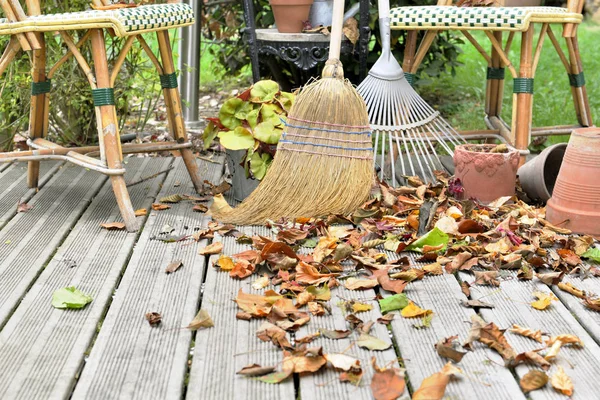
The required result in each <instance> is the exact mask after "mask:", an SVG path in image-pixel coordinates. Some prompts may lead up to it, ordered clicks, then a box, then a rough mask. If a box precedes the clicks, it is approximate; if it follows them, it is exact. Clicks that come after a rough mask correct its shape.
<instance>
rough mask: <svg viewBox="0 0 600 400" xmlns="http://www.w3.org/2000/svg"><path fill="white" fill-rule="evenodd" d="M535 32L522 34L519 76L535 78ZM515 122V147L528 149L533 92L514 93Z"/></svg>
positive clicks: (522, 162) (523, 159) (513, 127)
mask: <svg viewBox="0 0 600 400" xmlns="http://www.w3.org/2000/svg"><path fill="white" fill-rule="evenodd" d="M533 33H534V27H533V25H531V26H530V27H529V29H528V30H527V31H525V32H523V33H522V35H521V38H522V39H521V62H520V64H519V78H529V79H533V68H532V67H533ZM513 99H514V106H513V124H512V131H513V132H514V135H515V136H514V137H515V143H514V145H515V147H516V148H517V149H519V150H526V149H527V147H528V146H529V141H530V139H531V117H532V110H533V93H515V94H513ZM524 163H525V156H521V162H520V164H521V165H522V164H524Z"/></svg>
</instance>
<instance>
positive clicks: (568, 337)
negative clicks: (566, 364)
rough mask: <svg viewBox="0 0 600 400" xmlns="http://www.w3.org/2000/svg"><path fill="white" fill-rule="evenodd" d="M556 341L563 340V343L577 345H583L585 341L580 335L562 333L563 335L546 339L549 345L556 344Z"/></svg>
mask: <svg viewBox="0 0 600 400" xmlns="http://www.w3.org/2000/svg"><path fill="white" fill-rule="evenodd" d="M556 341H561V342H562V344H575V345H577V346H580V347H583V341H582V340H581V339H579V337H577V336H575V335H572V334H562V335H556V336H552V337H550V338H549V339H547V340H546V344H547V345H548V346H552V345H553V344H554V342H556Z"/></svg>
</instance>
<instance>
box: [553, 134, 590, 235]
mask: <svg viewBox="0 0 600 400" xmlns="http://www.w3.org/2000/svg"><path fill="white" fill-rule="evenodd" d="M546 219H547V220H548V221H549V222H550V223H552V224H554V225H559V226H560V227H561V228H566V229H570V230H572V231H573V232H575V233H585V234H588V235H593V236H596V237H598V236H600V129H599V128H583V129H576V130H574V131H573V132H572V133H571V139H570V140H569V145H568V146H567V151H566V152H565V157H564V158H563V162H562V166H561V167H560V172H559V173H558V178H557V179H556V185H555V186H554V191H553V192H552V198H551V199H550V200H549V201H548V204H547V206H546Z"/></svg>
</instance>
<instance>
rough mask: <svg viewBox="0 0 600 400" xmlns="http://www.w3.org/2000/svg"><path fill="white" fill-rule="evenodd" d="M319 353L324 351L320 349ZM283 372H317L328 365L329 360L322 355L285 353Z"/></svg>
mask: <svg viewBox="0 0 600 400" xmlns="http://www.w3.org/2000/svg"><path fill="white" fill-rule="evenodd" d="M319 353H322V351H321V350H320V348H319ZM283 356H284V357H283V366H282V368H283V370H284V371H290V370H291V371H292V372H295V373H302V372H317V371H318V370H320V369H321V367H322V366H323V365H325V364H327V360H326V359H325V357H324V356H323V355H322V354H317V355H309V354H307V352H293V353H292V352H289V351H284V352H283Z"/></svg>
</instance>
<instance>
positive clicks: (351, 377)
mask: <svg viewBox="0 0 600 400" xmlns="http://www.w3.org/2000/svg"><path fill="white" fill-rule="evenodd" d="M362 376H363V371H362V369H360V370H358V371H348V372H342V373H341V374H340V382H350V383H351V384H352V385H354V386H358V385H359V384H360V381H361V379H362Z"/></svg>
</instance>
